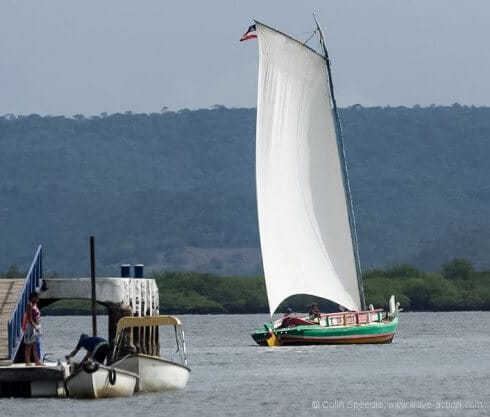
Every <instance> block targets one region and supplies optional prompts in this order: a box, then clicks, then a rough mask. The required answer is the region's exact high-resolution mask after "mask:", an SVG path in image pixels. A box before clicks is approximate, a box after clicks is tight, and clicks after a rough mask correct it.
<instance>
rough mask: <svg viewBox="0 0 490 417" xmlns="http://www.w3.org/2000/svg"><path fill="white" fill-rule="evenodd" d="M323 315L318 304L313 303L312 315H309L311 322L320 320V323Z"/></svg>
mask: <svg viewBox="0 0 490 417" xmlns="http://www.w3.org/2000/svg"><path fill="white" fill-rule="evenodd" d="M321 315H322V314H321V313H320V310H318V304H317V303H313V304H312V305H311V308H310V313H309V316H310V320H312V321H316V320H318V322H320V317H321Z"/></svg>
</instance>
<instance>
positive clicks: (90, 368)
mask: <svg viewBox="0 0 490 417" xmlns="http://www.w3.org/2000/svg"><path fill="white" fill-rule="evenodd" d="M81 366H82V369H83V370H84V371H85V372H87V374H93V373H94V372H97V371H98V369H99V364H98V363H97V362H84V363H82V365H81Z"/></svg>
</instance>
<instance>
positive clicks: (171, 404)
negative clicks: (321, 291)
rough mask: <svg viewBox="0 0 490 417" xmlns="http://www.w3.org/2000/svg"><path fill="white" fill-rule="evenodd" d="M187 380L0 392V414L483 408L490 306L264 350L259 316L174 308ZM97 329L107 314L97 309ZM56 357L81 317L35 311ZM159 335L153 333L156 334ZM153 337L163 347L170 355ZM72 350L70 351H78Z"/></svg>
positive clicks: (70, 342) (102, 330) (67, 346)
mask: <svg viewBox="0 0 490 417" xmlns="http://www.w3.org/2000/svg"><path fill="white" fill-rule="evenodd" d="M180 317H181V319H182V321H183V324H184V329H185V332H186V342H187V348H188V356H189V361H190V367H191V369H192V372H191V375H190V379H189V383H188V385H187V388H186V389H185V390H183V391H179V392H167V393H152V394H137V395H134V396H133V397H130V398H118V399H107V400H74V399H66V398H64V399H57V398H46V399H0V415H1V416H15V417H16V416H23V417H26V416H46V417H54V416H83V417H90V416H109V417H122V416H141V417H157V416H158V417H160V416H162V417H163V416H172V417H174V416H216V417H220V416H247V417H253V416H259V415H265V416H327V415H335V416H337V415H340V416H343V415H353V416H355V415H357V416H360V415H362V416H388V415H389V416H392V415H397V416H398V415H399V416H413V415H429V416H466V415H468V416H490V349H489V346H490V312H458V313H402V314H401V315H400V323H399V328H398V332H397V334H396V336H395V339H394V341H393V343H392V344H388V345H352V346H349V345H345V346H308V347H280V348H267V347H260V346H257V345H255V343H254V342H253V340H252V339H251V338H250V336H249V333H250V332H251V331H252V330H253V329H254V328H257V327H260V326H261V324H262V323H263V322H265V321H267V318H268V317H267V316H266V315H260V314H253V315H183V316H180ZM98 323H99V325H98V326H99V334H101V335H106V334H107V332H106V329H107V317H99V320H98ZM42 326H43V339H42V350H43V353H45V352H50V353H52V354H53V356H52V358H62V357H63V356H64V355H65V354H67V353H68V352H70V351H71V350H72V349H73V347H74V346H75V345H76V342H77V340H78V337H79V334H80V333H82V332H85V333H90V329H91V319H90V317H82V316H64V317H43V319H42ZM162 337H163V336H162ZM166 345H168V341H167V340H162V346H163V347H162V349H163V352H164V353H167V352H165V351H168V353H173V351H171V350H170V349H169V348H166V347H165V346H166ZM81 356H82V354H81V353H79V355H78V358H80V357H81Z"/></svg>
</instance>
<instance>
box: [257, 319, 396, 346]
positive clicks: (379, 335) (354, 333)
mask: <svg viewBox="0 0 490 417" xmlns="http://www.w3.org/2000/svg"><path fill="white" fill-rule="evenodd" d="M397 326H398V317H393V318H392V319H390V320H383V321H381V322H374V323H368V324H360V325H347V326H332V327H327V326H320V325H318V324H311V325H300V326H295V327H288V328H278V329H274V334H275V335H276V337H277V339H278V340H279V343H280V344H281V345H320V344H326V345H337V344H364V343H391V341H392V340H393V337H394V336H395V331H396V328H397ZM266 327H267V325H266ZM269 336H270V333H269V331H268V330H266V329H265V328H264V329H263V330H262V329H259V330H256V331H255V332H254V333H252V338H253V339H254V340H255V342H257V344H259V345H263V346H266V345H267V338H268V337H269Z"/></svg>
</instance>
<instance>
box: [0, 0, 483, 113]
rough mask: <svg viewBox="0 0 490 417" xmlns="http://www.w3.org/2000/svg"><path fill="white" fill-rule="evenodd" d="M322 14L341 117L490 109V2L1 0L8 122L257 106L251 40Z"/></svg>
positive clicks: (297, 27)
mask: <svg viewBox="0 0 490 417" xmlns="http://www.w3.org/2000/svg"><path fill="white" fill-rule="evenodd" d="M313 12H316V13H317V15H318V17H319V19H320V22H321V24H322V26H323V28H324V30H325V32H326V34H327V41H328V45H329V52H330V55H331V58H332V61H333V77H334V84H335V88H336V92H337V99H338V102H339V104H340V105H341V106H347V105H351V104H356V103H360V104H362V105H365V106H373V105H409V106H411V105H414V104H421V105H429V104H452V103H454V102H459V103H461V104H468V105H471V104H475V105H490V81H489V76H490V47H489V41H490V24H489V20H490V1H488V0H471V1H461V0H457V1H456V0H403V1H401V0H357V1H354V0H322V1H316V0H310V1H307V0H304V1H298V0H294V1H289V0H242V1H233V0H222V1H214V0H208V1H205V0H192V1H186V0H174V1H167V0H140V1H136V0H134V1H127V0H96V1H95V0H83V1H80V0H77V1H74V0H17V1H15V0H0V115H3V114H6V113H14V114H30V113H38V114H42V115H46V114H51V115H56V114H64V115H68V116H71V115H73V114H77V113H82V114H85V115H96V114H100V113H101V112H108V113H114V112H124V111H128V110H131V111H133V112H158V111H160V109H161V108H162V107H163V106H167V107H168V108H169V109H171V110H178V109H181V108H190V109H196V108H203V107H204V108H206V107H210V106H212V105H214V104H223V105H225V106H227V107H255V105H256V82H257V45H256V41H255V40H250V41H247V42H243V43H240V42H238V40H239V38H240V36H241V35H242V33H243V32H244V31H245V30H246V28H247V27H248V26H249V25H250V24H251V23H252V19H254V18H256V19H258V20H260V21H262V22H264V23H267V24H269V25H271V26H274V27H276V28H278V29H280V30H282V31H285V32H287V33H289V34H291V35H295V36H297V37H299V38H300V39H306V37H307V36H306V35H304V33H306V32H308V31H310V30H313V29H314V23H313V20H312V17H311V15H312V13H313Z"/></svg>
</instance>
